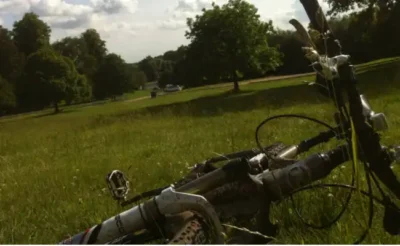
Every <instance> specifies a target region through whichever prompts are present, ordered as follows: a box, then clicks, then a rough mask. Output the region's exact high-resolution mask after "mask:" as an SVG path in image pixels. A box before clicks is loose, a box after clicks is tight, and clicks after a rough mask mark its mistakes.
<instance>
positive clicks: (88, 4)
mask: <svg viewBox="0 0 400 246" xmlns="http://www.w3.org/2000/svg"><path fill="white" fill-rule="evenodd" d="M213 1H214V2H215V3H216V4H224V3H226V2H227V0H0V25H3V26H5V27H6V28H9V29H11V28H12V26H13V23H14V22H15V21H16V20H20V19H21V17H22V16H23V14H24V13H26V12H30V11H32V12H35V13H36V14H38V15H39V16H40V18H41V19H42V20H43V21H45V22H46V23H47V24H49V25H50V27H51V29H52V33H51V41H52V42H54V41H56V40H59V39H62V38H63V37H66V36H77V35H79V34H80V33H82V32H83V31H84V30H86V29H88V28H95V29H96V30H97V31H98V32H99V33H100V35H101V37H102V39H103V40H105V41H106V42H107V49H108V51H109V52H114V53H117V54H119V55H121V56H122V57H123V58H124V59H125V60H126V61H127V62H137V61H139V60H141V59H143V58H144V57H146V56H147V55H151V56H157V55H161V54H163V53H164V52H166V51H168V50H173V49H176V48H177V47H179V46H180V45H182V44H188V40H187V39H186V38H185V36H184V34H185V31H186V30H187V26H186V18H188V17H194V16H195V15H196V14H199V13H201V9H202V8H210V7H211V3H212V2H213ZM247 1H248V2H250V3H252V4H254V5H255V6H256V7H257V9H258V11H259V14H260V16H261V18H262V20H264V21H268V20H272V21H273V23H274V26H277V27H280V28H283V29H291V26H290V24H288V21H289V20H290V19H291V18H296V19H297V20H299V21H300V22H302V23H304V24H307V23H308V18H307V15H306V13H305V11H304V9H303V7H302V5H301V3H300V1H299V0H247ZM319 2H320V4H321V6H322V8H323V9H324V10H327V8H328V6H327V4H326V3H324V2H322V1H321V0H320V1H319Z"/></svg>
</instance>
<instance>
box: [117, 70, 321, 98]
mask: <svg viewBox="0 0 400 246" xmlns="http://www.w3.org/2000/svg"><path fill="white" fill-rule="evenodd" d="M313 74H315V73H299V74H292V75H281V76H269V77H263V78H258V79H251V80H245V81H241V82H239V84H240V85H248V84H253V83H261V82H267V81H276V80H282V79H290V78H298V77H304V76H308V75H313ZM232 83H233V82H227V83H222V84H216V85H209V86H204V87H199V88H193V89H194V90H202V89H213V88H223V87H228V86H232ZM182 92H185V90H183V91H182ZM163 95H168V93H163V92H162V93H161V94H157V96H163ZM149 98H150V96H145V97H138V98H134V99H129V100H125V101H124V103H132V102H137V101H142V100H145V99H149Z"/></svg>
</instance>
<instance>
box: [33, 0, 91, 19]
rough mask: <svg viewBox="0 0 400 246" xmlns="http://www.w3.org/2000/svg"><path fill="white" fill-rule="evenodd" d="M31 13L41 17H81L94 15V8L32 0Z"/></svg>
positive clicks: (52, 1) (48, 0)
mask: <svg viewBox="0 0 400 246" xmlns="http://www.w3.org/2000/svg"><path fill="white" fill-rule="evenodd" d="M29 2H30V11H32V12H34V13H36V14H38V15H40V16H80V15H87V14H90V13H92V8H91V7H90V6H88V5H83V4H70V3H67V2H65V1H63V0H31V1H29Z"/></svg>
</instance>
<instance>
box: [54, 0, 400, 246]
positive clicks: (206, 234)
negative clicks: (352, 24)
mask: <svg viewBox="0 0 400 246" xmlns="http://www.w3.org/2000/svg"><path fill="white" fill-rule="evenodd" d="M300 1H301V3H302V5H303V6H304V8H305V10H306V13H307V15H308V17H309V18H310V22H311V25H312V26H313V28H314V29H315V30H317V31H319V33H320V34H321V38H322V39H321V40H322V41H323V43H324V46H325V47H326V54H324V55H321V54H320V53H321V52H319V51H318V48H317V46H316V44H315V43H314V42H313V41H312V40H311V38H310V36H309V34H308V32H307V31H306V30H305V28H304V27H303V26H302V25H301V24H300V23H299V22H298V21H296V20H294V19H293V20H291V21H290V23H291V24H292V25H293V26H294V27H295V28H296V31H297V33H298V35H299V37H300V39H301V40H302V41H303V43H304V44H305V45H306V47H305V48H304V51H305V53H306V57H307V58H308V59H309V60H310V61H311V62H312V63H311V65H312V67H313V68H314V70H315V72H316V82H315V83H314V84H313V85H314V86H316V87H317V88H318V91H319V92H321V93H323V94H324V95H325V96H328V97H329V98H330V99H332V101H333V102H334V104H335V106H336V109H337V111H338V112H337V113H336V114H335V119H336V123H337V126H336V127H333V126H330V125H329V124H327V123H325V122H322V121H320V120H317V119H314V118H310V117H307V116H301V115H278V116H274V117H270V118H268V119H266V120H264V121H263V122H261V124H260V125H259V126H258V127H257V130H256V142H257V145H258V149H253V150H246V151H242V152H238V153H232V154H227V155H224V156H221V157H215V158H211V159H208V160H206V161H204V162H203V163H198V164H196V165H195V166H194V167H193V169H192V170H191V172H190V173H189V174H188V175H187V176H185V177H184V178H183V179H181V180H179V181H177V182H175V183H174V184H173V185H168V186H165V187H161V188H159V189H155V190H151V191H148V192H145V193H142V194H140V195H138V196H135V197H133V198H131V199H127V194H128V191H129V184H128V183H129V182H128V181H127V179H126V177H125V175H124V174H123V173H122V172H121V171H118V170H114V171H113V172H111V173H110V174H109V175H108V176H107V184H108V186H109V189H110V192H111V194H112V196H113V198H114V199H116V200H118V201H119V202H120V204H121V206H128V205H131V204H133V203H136V202H139V201H141V200H144V199H148V200H146V201H144V202H141V203H139V204H138V205H136V206H134V207H133V208H131V209H128V210H126V211H124V212H122V213H120V214H118V215H116V216H113V217H111V218H110V219H108V220H106V221H104V222H102V223H100V224H98V225H96V226H93V227H91V228H89V229H87V230H86V231H84V232H81V233H80V234H77V235H75V236H73V237H71V238H69V239H67V240H64V241H62V242H61V243H62V244H103V243H105V244H135V243H136V244H143V243H147V242H149V241H152V240H160V239H167V241H166V242H168V243H185V244H196V243H201V244H205V243H218V244H221V243H224V240H225V239H224V234H223V231H224V230H223V225H222V222H223V221H225V220H228V219H230V218H232V217H233V218H235V217H237V216H247V215H249V214H250V215H255V214H257V215H256V226H257V229H258V232H257V233H253V234H256V236H255V237H253V238H252V239H251V240H252V241H251V243H261V242H262V243H265V242H268V241H269V240H271V239H272V238H273V237H274V236H275V235H276V233H277V226H276V225H274V224H273V223H271V222H270V220H269V211H270V205H271V203H273V202H275V201H279V200H282V199H284V198H288V197H291V196H292V195H293V194H294V193H296V192H299V191H302V190H306V189H312V188H316V187H322V186H331V187H342V188H346V189H349V190H350V192H349V194H348V196H347V199H346V202H347V203H348V201H349V200H350V198H351V196H352V194H353V192H354V191H355V190H358V191H359V192H360V194H363V195H366V196H367V197H368V198H369V201H370V203H369V205H370V207H369V208H370V219H369V221H368V222H369V226H371V223H372V215H373V213H372V212H371V211H372V205H373V202H374V201H375V202H378V203H380V204H382V205H383V206H385V216H384V218H383V222H384V229H385V230H386V231H387V232H388V233H390V234H391V235H398V234H400V209H399V208H398V207H397V206H396V205H395V203H394V202H393V201H392V199H391V198H390V197H389V196H388V195H387V193H385V192H384V191H383V189H382V188H381V186H380V183H383V184H384V185H385V186H386V188H387V189H389V190H390V191H391V192H392V193H393V194H394V195H395V196H396V198H397V199H399V198H400V182H399V181H398V179H397V177H396V175H395V174H394V173H393V171H392V169H391V168H390V166H391V163H392V162H393V161H396V160H400V147H396V146H393V147H385V146H382V145H381V144H380V137H379V136H380V135H379V132H380V131H384V130H386V129H387V128H388V125H387V122H386V117H385V115H384V114H383V113H375V112H374V111H373V110H372V109H371V106H370V105H369V103H368V101H367V99H366V97H365V96H364V95H361V94H360V93H359V91H358V89H357V87H356V78H355V75H354V70H353V66H352V65H351V63H350V62H349V59H350V57H349V56H348V55H345V54H342V51H341V46H340V43H339V41H338V40H336V39H335V37H334V35H333V33H332V32H331V31H330V28H329V26H328V24H327V20H326V17H325V16H324V14H323V12H322V10H321V7H320V6H319V4H318V1H317V0H300ZM346 95H347V105H346V100H345V96H346ZM285 117H286V118H287V117H292V118H301V119H304V120H309V121H312V122H315V123H318V124H321V125H323V126H325V127H326V128H327V129H328V130H327V131H324V132H321V133H320V134H318V135H317V136H314V137H312V138H310V139H306V140H303V141H301V142H300V143H299V144H297V145H292V146H285V145H283V144H282V143H276V144H274V145H271V146H268V147H263V146H262V145H261V143H260V141H259V137H258V133H259V130H260V128H261V127H262V126H263V125H265V124H266V123H267V122H269V121H271V120H274V119H278V118H285ZM334 138H337V139H342V140H344V141H345V142H346V143H345V144H343V145H340V146H338V147H336V148H334V149H332V150H330V151H328V152H324V153H317V154H313V155H311V156H309V157H307V158H305V159H303V160H295V159H294V158H295V157H296V156H298V155H299V154H301V153H304V152H306V151H308V150H310V149H311V148H313V147H315V146H316V145H318V144H320V143H324V142H328V141H329V140H331V139H334ZM227 159H228V160H229V161H228V162H227V163H226V164H225V165H223V166H222V167H220V168H217V167H215V165H214V164H215V163H218V162H221V161H225V160H227ZM357 160H360V161H362V162H363V163H364V168H365V172H366V177H367V184H368V191H364V190H359V189H358V188H357V187H355V186H354V178H353V182H352V185H340V184H336V185H335V184H330V185H328V184H325V185H324V184H312V183H313V182H314V181H316V180H320V179H323V178H325V177H327V176H328V175H329V174H330V173H331V171H332V170H334V169H335V168H337V167H338V166H339V165H341V164H343V163H345V162H347V161H352V162H353V165H355V163H357ZM372 182H373V183H375V185H376V186H377V187H378V190H379V192H380V193H381V196H382V198H381V199H380V198H378V197H376V196H374V195H373V194H372ZM149 198H150V199H149ZM244 204H245V205H246V206H247V213H245V212H246V211H243V210H242V209H240V207H241V206H243V205H244ZM345 209H346V206H344V207H343V210H342V211H341V212H340V213H339V215H338V216H337V217H336V218H335V220H333V221H332V222H331V223H330V225H331V224H333V223H335V222H336V221H337V220H338V219H339V218H340V216H341V215H342V214H343V212H344V210H345ZM221 221H222V222H221ZM367 233H368V230H365V232H364V233H363V235H362V236H361V237H360V239H359V240H358V241H357V242H356V243H359V242H361V241H362V240H363V239H364V238H365V236H366V235H367Z"/></svg>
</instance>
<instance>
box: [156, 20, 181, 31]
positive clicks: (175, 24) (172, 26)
mask: <svg viewBox="0 0 400 246" xmlns="http://www.w3.org/2000/svg"><path fill="white" fill-rule="evenodd" d="M158 27H159V28H160V29H167V30H178V29H182V28H185V27H186V21H185V20H176V19H172V18H171V19H168V20H166V21H161V22H159V24H158Z"/></svg>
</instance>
